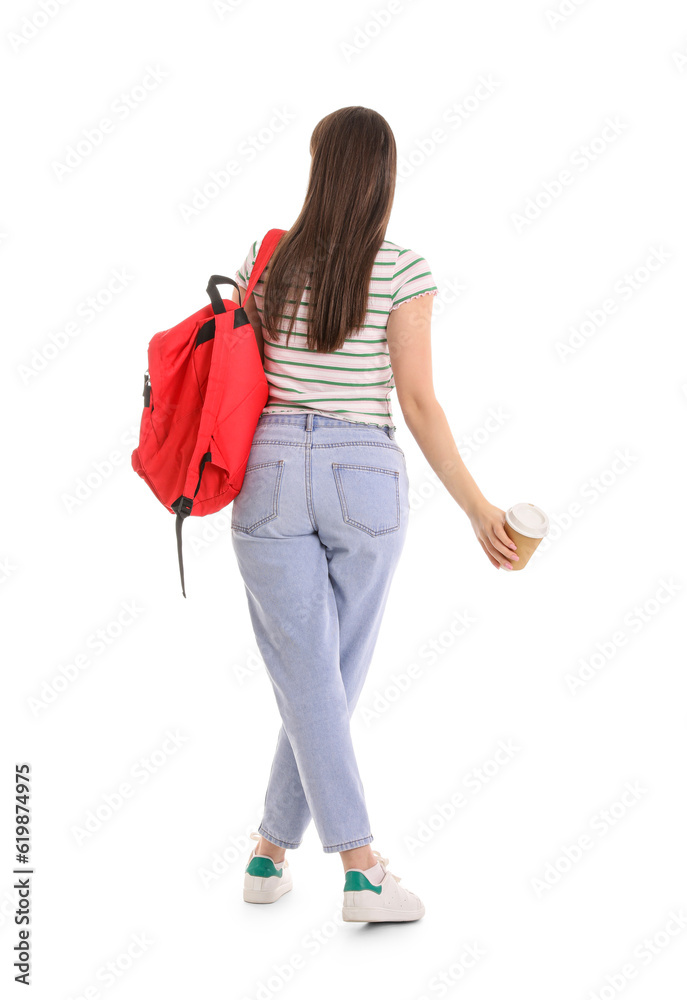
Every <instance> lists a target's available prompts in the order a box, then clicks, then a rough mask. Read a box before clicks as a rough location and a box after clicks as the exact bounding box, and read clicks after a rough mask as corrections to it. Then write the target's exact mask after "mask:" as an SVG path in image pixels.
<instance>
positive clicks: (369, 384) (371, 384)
mask: <svg viewBox="0 0 687 1000" xmlns="http://www.w3.org/2000/svg"><path fill="white" fill-rule="evenodd" d="M265 375H275V376H276V377H277V378H290V376H289V375H283V374H282V373H281V372H273V371H270V369H269V368H265ZM296 381H297V382H319V383H320V384H321V385H345V386H350V388H351V389H353V388H355V386H356V385H359V383H357V382H335V381H334V379H330V378H300V377H299V378H297V379H296ZM388 384H389V379H388V378H386V379H384V381H383V382H366V383H365V384H364V385H363V386H359V388H361V389H374V387H375V386H376V385H388ZM277 388H282V387H281V386H277ZM392 388H393V386H392Z"/></svg>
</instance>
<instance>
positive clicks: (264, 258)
mask: <svg viewBox="0 0 687 1000" xmlns="http://www.w3.org/2000/svg"><path fill="white" fill-rule="evenodd" d="M285 232H286V230H285V229H270V231H269V232H268V233H267V235H266V236H265V238H264V239H263V241H262V243H261V244H260V249H259V250H258V256H257V257H256V258H255V263H254V264H253V270H252V271H251V273H250V280H249V282H248V288H247V289H246V294H245V296H244V299H243V302H242V303H241V305H242V306H243V307H244V308H245V305H246V302H247V301H248V299H249V298H250V296H251V295H252V294H253V289H254V288H255V286H256V285H257V283H258V281H259V280H260V275H261V274H262V272H263V271H264V270H265V268H266V267H267V265H268V264H269V260H270V257H271V256H272V254H273V253H274V250H275V248H276V246H277V243H278V242H279V240H280V239H281V238H282V236H283V235H284V233H285Z"/></svg>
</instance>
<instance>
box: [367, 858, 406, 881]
mask: <svg viewBox="0 0 687 1000" xmlns="http://www.w3.org/2000/svg"><path fill="white" fill-rule="evenodd" d="M372 854H373V856H374V857H375V858H376V859H377V861H379V863H380V864H381V865H382V867H383V868H384V871H386V870H387V869H386V866H387V865H388V864H389V859H388V858H383V857H382V855H381V854H380V853H379V851H373V852H372ZM389 875H391V877H392V878H395V879H396V881H397V882H400V881H401V879H402V878H403V876H402V875H394V873H393V872H389Z"/></svg>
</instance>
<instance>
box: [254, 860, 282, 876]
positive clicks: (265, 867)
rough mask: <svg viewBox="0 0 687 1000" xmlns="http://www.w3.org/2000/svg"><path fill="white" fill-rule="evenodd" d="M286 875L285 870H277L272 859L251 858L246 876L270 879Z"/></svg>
mask: <svg viewBox="0 0 687 1000" xmlns="http://www.w3.org/2000/svg"><path fill="white" fill-rule="evenodd" d="M283 874H284V869H283V868H277V867H276V865H275V863H274V861H273V860H272V858H258V857H256V858H251V860H250V862H249V863H248V866H247V868H246V875H253V876H254V877H255V878H270V877H271V876H272V875H277V876H278V877H279V878H281V877H282V875H283Z"/></svg>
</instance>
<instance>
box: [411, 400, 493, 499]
mask: <svg viewBox="0 0 687 1000" xmlns="http://www.w3.org/2000/svg"><path fill="white" fill-rule="evenodd" d="M403 417H404V420H405V422H406V426H407V427H408V430H409V431H410V433H411V434H412V435H413V437H414V438H415V440H416V441H417V443H418V445H419V447H420V450H421V451H422V454H423V455H424V456H425V458H426V459H427V461H428V462H429V464H430V466H431V467H432V469H433V470H434V472H435V473H436V474H437V476H438V477H439V479H440V480H441V482H442V483H443V485H444V486H445V487H446V489H447V490H448V492H449V493H450V494H451V496H452V497H453V499H454V500H455V501H456V503H457V504H458V506H459V507H461V508H462V509H463V510H464V511H465V513H466V514H467V515H468V517H472V516H473V514H474V513H475V512H476V511H477V510H478V509H479V508H480V506H481V505H483V504H487V503H488V501H487V499H486V497H485V496H484V494H483V493H482V491H481V490H480V489H479V487H478V486H477V483H476V482H475V480H474V479H473V478H472V476H471V475H470V473H469V472H468V470H467V468H466V466H465V463H464V462H463V459H462V458H461V457H460V452H459V451H458V446H457V444H456V442H455V440H454V438H453V434H452V433H451V428H450V427H449V424H448V420H447V419H446V414H445V413H444V410H443V408H442V406H441V404H440V403H439V401H438V400H437V399H433V400H431V401H430V402H427V403H422V404H412V405H410V406H406V407H405V408H404V410H403Z"/></svg>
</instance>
